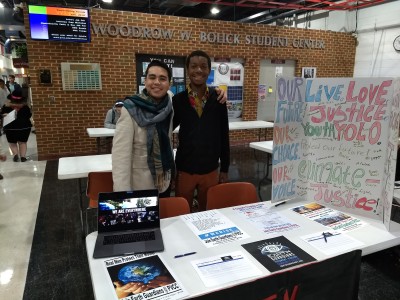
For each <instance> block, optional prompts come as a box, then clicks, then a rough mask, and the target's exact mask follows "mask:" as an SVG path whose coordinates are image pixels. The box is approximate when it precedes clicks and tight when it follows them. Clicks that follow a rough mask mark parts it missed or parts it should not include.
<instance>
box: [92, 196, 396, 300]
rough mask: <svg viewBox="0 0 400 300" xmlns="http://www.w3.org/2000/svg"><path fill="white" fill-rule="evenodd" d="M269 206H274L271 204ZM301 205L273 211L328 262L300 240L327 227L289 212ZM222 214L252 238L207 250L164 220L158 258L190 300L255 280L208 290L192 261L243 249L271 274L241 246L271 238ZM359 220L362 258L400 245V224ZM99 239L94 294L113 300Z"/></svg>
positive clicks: (173, 221) (175, 222) (179, 224)
mask: <svg viewBox="0 0 400 300" xmlns="http://www.w3.org/2000/svg"><path fill="white" fill-rule="evenodd" d="M266 203H267V204H268V205H270V206H272V205H271V204H270V203H269V202H266ZM300 204H302V202H294V201H293V202H292V201H291V202H287V203H285V204H284V205H280V206H278V207H272V209H273V210H275V211H278V212H280V213H282V214H283V215H284V216H285V217H287V218H289V219H290V220H292V221H293V222H295V223H297V224H299V225H300V228H298V229H296V230H292V231H288V232H285V233H284V234H282V235H284V236H285V237H287V238H288V239H289V240H290V241H292V242H293V243H295V244H296V245H298V246H299V247H301V248H302V249H303V250H305V251H306V252H308V253H309V254H310V255H312V256H313V257H315V258H316V259H317V260H323V259H326V258H328V256H326V255H325V254H324V253H322V252H319V251H318V250H316V249H315V248H313V247H312V246H310V245H309V244H307V243H306V242H304V241H303V240H302V239H301V238H300V236H303V235H307V234H312V233H314V232H321V231H322V230H324V229H326V227H324V226H322V225H321V224H319V223H316V222H314V221H311V220H308V219H307V218H305V217H303V216H301V215H299V214H297V213H294V212H293V211H291V210H290V208H292V207H295V206H298V205H300ZM220 211H221V212H222V213H223V214H224V215H226V216H227V217H228V218H229V219H230V220H232V221H233V222H234V223H235V225H237V226H238V227H239V228H240V229H241V230H243V231H244V232H246V233H248V234H249V235H250V238H247V239H244V240H240V241H235V242H231V243H228V244H225V245H220V246H216V247H212V248H206V247H205V246H203V245H202V244H201V243H200V242H199V241H198V239H197V237H196V236H195V235H194V234H193V233H192V231H191V230H190V229H189V228H188V227H187V226H186V224H185V223H184V222H183V221H182V220H181V219H180V217H175V218H168V219H162V220H161V231H162V235H163V240H164V246H165V250H164V251H163V252H160V253H159V255H160V256H161V257H162V258H163V259H164V260H165V262H166V263H167V265H168V266H169V267H170V268H172V269H173V271H174V273H175V274H176V276H177V277H178V278H179V280H180V281H181V282H182V284H183V285H184V287H185V288H186V289H187V291H188V292H189V294H190V297H194V296H198V295H201V294H206V293H211V292H213V291H216V290H219V289H221V288H227V287H231V286H234V285H237V284H239V283H246V282H251V281H253V280H255V278H254V277H253V278H248V279H244V280H239V281H235V282H230V283H228V284H224V285H220V286H216V287H212V288H210V287H206V286H205V285H204V284H203V282H202V281H201V280H200V279H199V277H198V275H197V273H196V271H195V270H194V268H193V267H192V266H191V264H190V261H191V260H196V259H202V258H203V259H204V258H208V257H211V256H215V255H223V254H226V253H230V252H232V251H236V250H240V251H242V253H243V254H244V255H245V256H246V257H248V258H249V259H250V260H251V261H252V262H253V263H254V264H255V265H256V267H257V268H258V269H260V271H261V272H262V275H260V276H259V277H260V278H261V277H265V276H268V275H269V274H270V272H269V271H267V270H266V269H265V268H264V267H262V266H261V265H260V264H259V263H258V262H257V260H256V259H255V258H254V257H252V256H251V255H250V254H249V253H247V252H246V251H245V250H244V249H243V248H242V247H241V245H242V244H246V243H250V242H253V241H258V240H263V239H267V238H270V237H272V236H271V235H267V234H265V233H263V232H261V230H258V229H256V228H255V227H254V225H252V224H250V222H248V221H247V220H245V219H244V218H243V217H242V216H239V215H238V214H236V212H234V211H233V210H232V209H231V208H225V209H221V210H220ZM356 217H357V218H359V219H362V220H363V221H365V222H367V225H366V226H364V227H362V228H359V229H357V230H353V231H350V232H348V233H347V234H348V235H350V236H352V237H353V238H355V239H357V240H359V241H361V242H363V243H364V246H363V247H362V248H361V250H362V255H367V254H370V253H373V252H377V251H380V250H383V249H386V248H390V247H393V246H396V245H399V244H400V224H397V223H394V222H392V224H391V225H392V227H393V229H392V231H391V232H388V231H387V230H386V229H385V226H384V225H383V223H382V222H379V221H377V220H373V219H368V218H364V217H360V216H356ZM96 237H97V232H93V233H91V234H89V235H88V236H87V237H86V249H87V257H88V261H89V268H90V274H91V278H92V285H93V289H94V295H95V298H96V299H97V300H102V299H104V300H106V299H113V293H114V290H113V288H112V287H111V286H110V279H109V277H108V274H107V271H106V268H105V266H104V259H93V257H92V256H93V249H94V244H95V241H96ZM189 250H190V251H196V252H197V253H196V254H195V255H191V256H188V257H183V258H179V260H178V259H175V258H174V256H175V255H176V254H180V253H185V252H188V251H189Z"/></svg>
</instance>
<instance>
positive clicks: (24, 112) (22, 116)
mask: <svg viewBox="0 0 400 300" xmlns="http://www.w3.org/2000/svg"><path fill="white" fill-rule="evenodd" d="M7 98H8V99H9V100H10V103H9V104H7V105H4V106H3V108H2V113H3V116H5V115H8V114H9V113H15V120H14V121H12V122H10V123H8V124H7V125H5V126H4V128H3V129H4V132H5V134H6V137H7V141H8V144H9V146H10V149H11V151H12V154H13V155H14V158H13V161H15V162H17V161H19V157H21V162H25V161H26V160H27V159H26V151H27V141H28V138H29V134H30V132H31V127H32V124H31V121H30V118H31V116H32V113H31V110H30V108H29V107H28V106H27V105H26V99H25V98H24V97H23V96H22V90H21V89H16V90H14V91H13V92H12V93H11V94H10V95H8V97H7Z"/></svg>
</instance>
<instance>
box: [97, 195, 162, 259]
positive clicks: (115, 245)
mask: <svg viewBox="0 0 400 300" xmlns="http://www.w3.org/2000/svg"><path fill="white" fill-rule="evenodd" d="M159 208H160V207H159V201H158V190H157V189H154V190H138V191H129V192H113V193H99V209H98V217H97V229H98V236H97V240H96V245H95V247H94V252H93V258H102V257H110V256H119V255H128V254H134V253H144V252H157V251H163V250H164V243H163V241H162V236H161V230H160V213H159V212H160V209H159Z"/></svg>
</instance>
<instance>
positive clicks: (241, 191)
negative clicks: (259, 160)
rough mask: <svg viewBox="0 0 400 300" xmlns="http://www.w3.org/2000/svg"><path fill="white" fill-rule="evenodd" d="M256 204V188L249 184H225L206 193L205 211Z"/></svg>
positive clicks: (211, 188) (216, 186)
mask: <svg viewBox="0 0 400 300" xmlns="http://www.w3.org/2000/svg"><path fill="white" fill-rule="evenodd" d="M256 202H258V198H257V190H256V187H255V186H254V185H253V184H252V183H250V182H227V183H220V184H217V185H215V186H213V187H210V188H209V189H208V191H207V206H206V209H207V210H209V209H218V208H225V207H230V206H236V205H242V204H250V203H256Z"/></svg>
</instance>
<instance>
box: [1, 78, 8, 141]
mask: <svg viewBox="0 0 400 300" xmlns="http://www.w3.org/2000/svg"><path fill="white" fill-rule="evenodd" d="M8 94H10V92H9V91H8V89H7V88H6V84H5V82H4V80H3V79H0V136H1V130H2V128H3V115H2V113H1V108H2V107H3V105H4V104H6V102H7V101H8V100H7V96H8Z"/></svg>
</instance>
